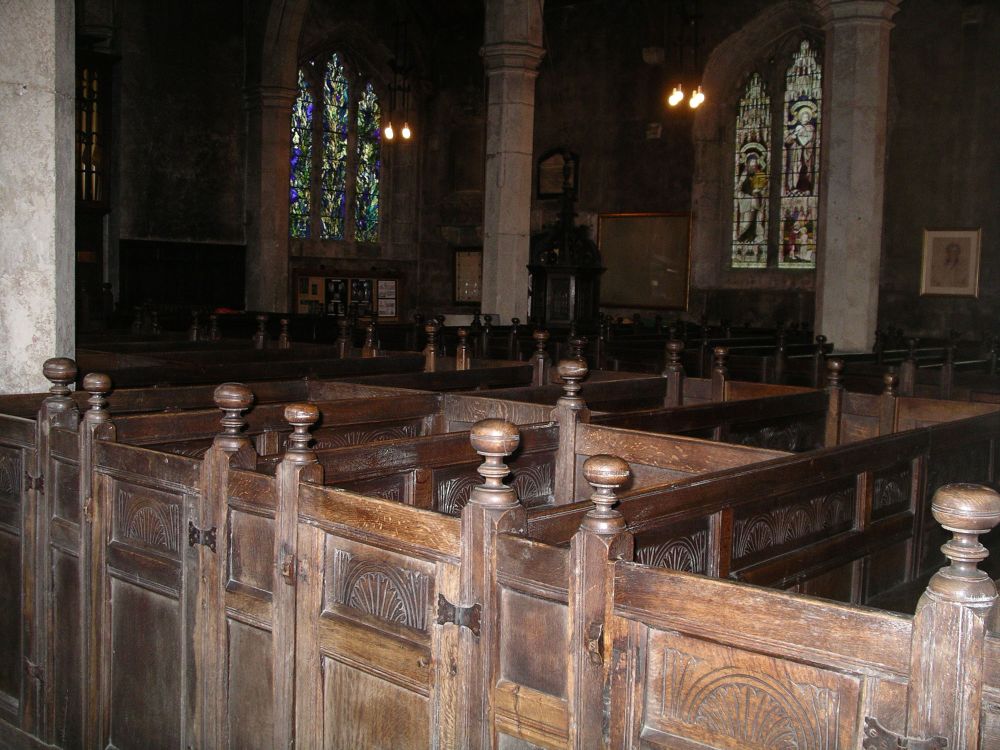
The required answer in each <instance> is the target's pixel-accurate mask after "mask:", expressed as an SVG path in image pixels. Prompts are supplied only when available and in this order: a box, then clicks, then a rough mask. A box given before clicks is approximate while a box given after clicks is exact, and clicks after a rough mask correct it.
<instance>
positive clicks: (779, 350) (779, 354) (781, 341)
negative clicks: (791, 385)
mask: <svg viewBox="0 0 1000 750" xmlns="http://www.w3.org/2000/svg"><path fill="white" fill-rule="evenodd" d="M786 336H787V333H786V331H785V327H784V326H782V327H781V328H779V329H778V341H777V344H776V346H775V347H774V382H775V383H784V382H785V370H786V365H787V364H788V360H787V359H786V356H785V337H786Z"/></svg>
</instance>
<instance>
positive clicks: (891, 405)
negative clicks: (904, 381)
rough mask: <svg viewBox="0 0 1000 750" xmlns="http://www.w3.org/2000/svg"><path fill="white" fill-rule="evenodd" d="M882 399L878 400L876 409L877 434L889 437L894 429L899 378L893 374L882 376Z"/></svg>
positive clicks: (888, 373)
mask: <svg viewBox="0 0 1000 750" xmlns="http://www.w3.org/2000/svg"><path fill="white" fill-rule="evenodd" d="M882 383H883V384H884V387H883V388H882V397H881V398H880V399H879V408H878V434H879V435H891V434H892V433H893V431H894V430H895V429H896V405H897V401H896V398H897V389H898V386H899V376H898V375H897V374H896V373H894V372H887V373H886V374H885V375H883V376H882Z"/></svg>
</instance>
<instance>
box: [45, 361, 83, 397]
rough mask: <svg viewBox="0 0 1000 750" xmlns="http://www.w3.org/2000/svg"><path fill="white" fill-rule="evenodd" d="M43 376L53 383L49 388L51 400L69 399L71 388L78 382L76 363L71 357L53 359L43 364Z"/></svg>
mask: <svg viewBox="0 0 1000 750" xmlns="http://www.w3.org/2000/svg"><path fill="white" fill-rule="evenodd" d="M42 374H43V375H44V376H45V379H46V380H48V381H49V382H50V383H52V386H51V387H50V388H49V393H50V394H51V396H50V397H49V398H56V399H60V400H61V399H64V398H68V397H69V393H70V390H69V387H70V385H72V384H73V383H74V382H75V381H76V376H77V369H76V362H74V361H73V360H72V359H70V358H69V357H53V358H52V359H47V360H45V362H44V364H42Z"/></svg>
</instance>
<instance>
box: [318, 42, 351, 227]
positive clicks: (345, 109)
mask: <svg viewBox="0 0 1000 750" xmlns="http://www.w3.org/2000/svg"><path fill="white" fill-rule="evenodd" d="M349 110H350V88H349V87H348V84H347V76H345V75H344V66H343V64H342V63H341V60H340V56H339V55H337V54H333V55H331V56H330V60H329V62H328V63H327V65H326V71H325V73H324V75H323V168H322V171H321V173H320V174H321V177H320V180H321V184H322V186H323V192H322V207H321V209H320V222H321V226H322V231H321V235H322V237H323V239H324V240H342V239H344V230H345V229H346V222H347V131H348V126H349V124H350V117H349Z"/></svg>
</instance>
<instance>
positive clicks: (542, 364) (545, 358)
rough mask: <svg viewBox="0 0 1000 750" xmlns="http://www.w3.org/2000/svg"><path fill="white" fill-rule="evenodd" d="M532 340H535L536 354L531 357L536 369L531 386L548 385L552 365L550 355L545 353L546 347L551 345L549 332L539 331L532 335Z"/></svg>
mask: <svg viewBox="0 0 1000 750" xmlns="http://www.w3.org/2000/svg"><path fill="white" fill-rule="evenodd" d="M531 338H532V339H534V340H535V353H534V354H532V355H531V364H532V367H533V368H534V371H533V372H532V376H531V384H532V385H548V384H549V368H550V367H551V364H550V363H549V355H548V353H547V352H546V351H545V347H546V346H547V345H548V343H549V332H548V331H543V330H541V329H539V330H537V331H535V332H534V333H533V334H531Z"/></svg>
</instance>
